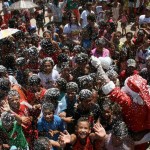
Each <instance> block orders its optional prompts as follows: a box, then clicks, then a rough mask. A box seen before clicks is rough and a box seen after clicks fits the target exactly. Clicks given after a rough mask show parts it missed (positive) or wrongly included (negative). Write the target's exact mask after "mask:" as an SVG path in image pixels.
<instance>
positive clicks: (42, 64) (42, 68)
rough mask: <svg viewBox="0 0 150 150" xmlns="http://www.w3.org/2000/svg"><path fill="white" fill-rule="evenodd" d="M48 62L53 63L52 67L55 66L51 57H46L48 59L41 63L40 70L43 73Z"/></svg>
mask: <svg viewBox="0 0 150 150" xmlns="http://www.w3.org/2000/svg"><path fill="white" fill-rule="evenodd" d="M47 61H48V62H50V63H51V65H52V67H53V66H54V61H53V59H52V58H51V57H46V58H44V59H43V60H42V61H41V63H40V70H41V71H44V64H45V63H46V62H47Z"/></svg>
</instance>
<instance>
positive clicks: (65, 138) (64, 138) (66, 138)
mask: <svg viewBox="0 0 150 150" xmlns="http://www.w3.org/2000/svg"><path fill="white" fill-rule="evenodd" d="M59 141H60V143H63V144H67V143H70V142H71V135H70V134H69V133H68V131H66V130H65V132H64V133H62V132H60V136H59Z"/></svg>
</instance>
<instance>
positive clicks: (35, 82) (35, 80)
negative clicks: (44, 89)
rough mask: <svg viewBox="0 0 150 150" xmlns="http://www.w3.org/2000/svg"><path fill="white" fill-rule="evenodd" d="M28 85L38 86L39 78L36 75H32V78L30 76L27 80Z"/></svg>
mask: <svg viewBox="0 0 150 150" xmlns="http://www.w3.org/2000/svg"><path fill="white" fill-rule="evenodd" d="M28 83H29V85H30V86H33V85H40V83H41V79H40V78H39V76H38V75H36V74H33V75H32V76H30V77H29V78H28Z"/></svg>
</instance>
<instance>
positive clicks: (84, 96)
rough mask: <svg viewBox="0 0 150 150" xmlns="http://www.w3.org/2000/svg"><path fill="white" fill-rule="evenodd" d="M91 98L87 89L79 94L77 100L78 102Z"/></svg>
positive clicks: (90, 93)
mask: <svg viewBox="0 0 150 150" xmlns="http://www.w3.org/2000/svg"><path fill="white" fill-rule="evenodd" d="M91 96H92V92H91V91H90V90H88V89H82V90H81V91H80V92H79V99H80V101H81V102H82V101H86V100H87V99H88V98H90V97H91Z"/></svg>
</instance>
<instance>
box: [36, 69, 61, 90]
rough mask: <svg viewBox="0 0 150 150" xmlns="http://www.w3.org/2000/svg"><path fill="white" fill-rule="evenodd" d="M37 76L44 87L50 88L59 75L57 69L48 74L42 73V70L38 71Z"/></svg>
mask: <svg viewBox="0 0 150 150" xmlns="http://www.w3.org/2000/svg"><path fill="white" fill-rule="evenodd" d="M38 76H39V77H40V79H41V84H42V86H43V87H44V88H46V89H48V88H52V87H53V84H54V83H55V82H56V80H57V79H58V78H59V77H60V76H59V73H58V71H56V70H52V72H51V73H50V74H44V73H43V72H39V73H38Z"/></svg>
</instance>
